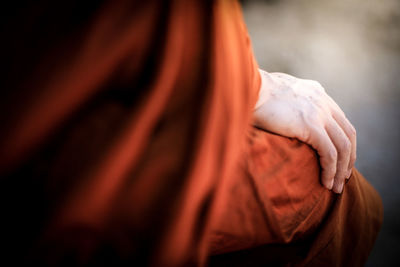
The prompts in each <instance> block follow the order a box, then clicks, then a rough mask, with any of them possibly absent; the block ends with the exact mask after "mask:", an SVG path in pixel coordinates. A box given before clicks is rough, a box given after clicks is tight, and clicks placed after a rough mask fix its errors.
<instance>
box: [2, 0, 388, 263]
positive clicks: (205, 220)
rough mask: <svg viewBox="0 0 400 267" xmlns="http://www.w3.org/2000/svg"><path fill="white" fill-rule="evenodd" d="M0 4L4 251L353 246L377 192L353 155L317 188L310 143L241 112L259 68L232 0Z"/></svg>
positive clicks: (376, 207)
mask: <svg viewBox="0 0 400 267" xmlns="http://www.w3.org/2000/svg"><path fill="white" fill-rule="evenodd" d="M4 10H5V13H6V14H5V16H3V17H2V19H3V20H4V23H2V25H3V27H2V39H3V40H4V41H3V42H2V44H1V49H0V51H1V53H2V58H3V61H2V65H3V69H2V73H3V74H4V78H3V79H1V88H2V90H1V93H0V96H1V97H0V103H1V110H0V111H1V112H0V121H1V133H0V175H1V182H2V186H1V189H0V190H1V192H0V198H1V201H0V203H1V204H0V205H1V210H2V219H1V227H0V229H1V230H0V231H1V236H2V240H3V243H4V244H6V245H7V246H6V249H5V250H3V251H2V257H3V260H4V261H5V262H7V260H8V259H11V260H12V262H14V263H15V264H18V263H23V264H42V265H63V264H65V265H68V266H71V265H91V264H93V265H115V264H117V263H118V264H135V265H153V266H192V265H205V264H207V262H209V264H210V265H214V264H215V265H217V266H221V265H223V264H228V265H233V264H238V265H242V266H250V265H255V266H259V265H264V264H269V263H274V264H278V265H304V264H310V265H321V264H322V265H324V266H345V265H349V266H355V265H361V264H362V263H363V262H364V261H365V259H366V257H367V255H368V253H369V251H370V249H371V247H372V244H373V242H374V239H375V238H376V235H377V232H378V229H379V226H380V223H381V220H382V208H381V202H380V199H379V196H378V195H377V193H376V192H375V191H374V190H373V189H372V188H371V186H370V185H369V184H368V183H367V182H366V181H365V180H364V178H363V177H362V176H361V175H360V174H359V173H358V172H357V171H354V172H353V175H352V178H351V179H350V181H349V182H348V183H347V185H346V188H345V190H344V193H343V195H341V196H337V195H335V194H333V193H332V192H329V191H327V190H325V189H324V188H323V187H322V186H321V185H320V183H319V166H318V159H317V156H316V154H315V152H314V151H313V150H312V149H311V148H309V147H308V146H307V145H305V144H302V143H300V142H298V141H296V140H291V139H287V138H284V137H280V136H276V135H273V134H271V133H267V132H265V131H261V130H259V129H255V128H253V127H252V126H251V122H252V111H253V108H254V105H255V103H256V101H257V97H258V91H259V88H260V77H259V74H258V71H257V64H256V62H255V60H254V57H253V55H252V51H251V45H250V41H249V38H248V36H247V31H246V28H245V26H244V23H243V18H242V14H241V10H240V6H239V5H238V3H236V2H235V1H224V0H219V1H195V0H173V1H153V0H149V1H131V0H113V1H111V0H110V1H89V2H85V3H84V4H83V3H82V1H46V0H45V1H39V2H35V3H31V2H29V1H26V2H18V3H10V6H7V7H5V8H4ZM266 34H267V33H266ZM238 251H239V252H238ZM236 253H239V254H236ZM211 255H214V256H212V257H211V258H210V256H211ZM249 255H250V256H249ZM254 255H257V257H254ZM282 255H283V256H282Z"/></svg>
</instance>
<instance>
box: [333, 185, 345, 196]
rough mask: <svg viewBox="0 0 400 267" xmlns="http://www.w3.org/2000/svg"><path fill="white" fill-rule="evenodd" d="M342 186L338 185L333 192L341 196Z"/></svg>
mask: <svg viewBox="0 0 400 267" xmlns="http://www.w3.org/2000/svg"><path fill="white" fill-rule="evenodd" d="M343 185H344V183H340V184H339V185H337V186H335V189H334V190H333V191H335V193H338V194H341V193H342V191H343Z"/></svg>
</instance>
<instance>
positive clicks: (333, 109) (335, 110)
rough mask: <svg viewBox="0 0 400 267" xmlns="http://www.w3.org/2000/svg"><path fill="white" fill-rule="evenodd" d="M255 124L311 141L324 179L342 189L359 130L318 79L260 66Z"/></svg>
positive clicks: (334, 186)
mask: <svg viewBox="0 0 400 267" xmlns="http://www.w3.org/2000/svg"><path fill="white" fill-rule="evenodd" d="M260 74H261V81H262V82H261V89H260V95H259V99H258V101H257V104H256V107H255V110H254V125H255V126H257V127H259V128H262V129H264V130H267V131H270V132H273V133H277V134H280V135H283V136H286V137H292V138H297V139H299V140H301V141H303V142H305V143H307V144H309V145H311V146H312V147H313V148H314V149H315V150H316V151H317V153H318V155H319V158H320V164H321V168H322V172H321V183H322V185H323V186H325V187H326V188H328V189H329V190H333V192H335V193H338V194H340V193H342V191H343V187H344V183H345V179H348V178H349V177H350V175H351V170H352V168H353V166H354V163H355V161H356V142H357V141H356V130H355V128H354V126H353V125H352V124H351V123H350V122H349V120H348V119H347V118H346V116H345V114H344V113H343V111H342V110H341V109H340V107H339V106H338V105H337V104H336V103H335V101H333V99H332V98H331V97H330V96H328V95H327V93H326V92H325V89H324V88H323V87H322V86H321V84H319V83H318V82H316V81H313V80H304V79H299V78H295V77H293V76H291V75H288V74H284V73H268V72H265V71H263V70H260Z"/></svg>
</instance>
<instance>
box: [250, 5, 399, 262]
mask: <svg viewBox="0 0 400 267" xmlns="http://www.w3.org/2000/svg"><path fill="white" fill-rule="evenodd" d="M243 9H244V16H245V20H246V23H247V26H248V29H249V32H250V36H251V39H252V43H253V48H254V51H255V55H256V58H257V60H258V63H259V65H260V67H261V68H263V69H265V70H267V71H270V72H274V71H279V72H286V73H289V74H292V75H294V76H297V77H300V78H307V79H314V80H318V81H319V82H320V83H321V84H322V85H323V86H324V87H325V89H326V90H327V92H328V94H329V95H331V96H332V97H333V99H334V100H335V101H336V102H337V103H338V104H339V106H341V108H342V109H343V110H344V112H345V113H346V114H347V116H348V118H349V119H350V121H351V122H352V123H353V124H354V126H355V127H356V129H357V134H358V159H357V164H356V166H357V168H358V169H359V170H360V171H361V172H362V173H363V174H364V176H365V177H366V178H367V179H368V180H369V181H370V182H371V183H372V184H373V185H374V186H375V188H376V189H377V190H378V191H379V193H380V194H381V196H382V200H383V204H384V209H385V214H384V223H383V227H382V230H381V232H380V234H379V236H378V240H377V242H376V244H375V247H374V249H373V251H372V254H371V255H370V257H369V260H368V262H367V265H366V266H400V263H399V262H400V212H399V211H400V180H399V179H398V177H399V170H400V0H274V1H272V0H269V1H266V0H264V1H261V0H247V1H244V2H243Z"/></svg>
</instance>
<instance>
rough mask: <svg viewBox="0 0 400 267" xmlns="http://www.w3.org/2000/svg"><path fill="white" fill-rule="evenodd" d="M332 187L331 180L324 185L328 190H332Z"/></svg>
mask: <svg viewBox="0 0 400 267" xmlns="http://www.w3.org/2000/svg"><path fill="white" fill-rule="evenodd" d="M332 187H333V179H331V180H329V182H328V183H327V184H326V188H328V189H329V190H332Z"/></svg>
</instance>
